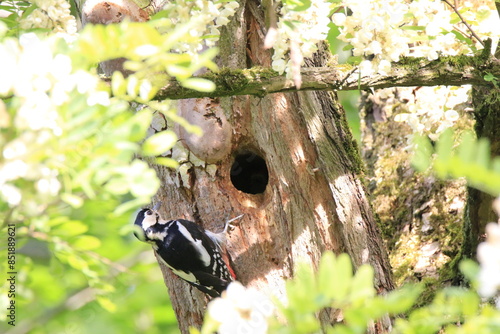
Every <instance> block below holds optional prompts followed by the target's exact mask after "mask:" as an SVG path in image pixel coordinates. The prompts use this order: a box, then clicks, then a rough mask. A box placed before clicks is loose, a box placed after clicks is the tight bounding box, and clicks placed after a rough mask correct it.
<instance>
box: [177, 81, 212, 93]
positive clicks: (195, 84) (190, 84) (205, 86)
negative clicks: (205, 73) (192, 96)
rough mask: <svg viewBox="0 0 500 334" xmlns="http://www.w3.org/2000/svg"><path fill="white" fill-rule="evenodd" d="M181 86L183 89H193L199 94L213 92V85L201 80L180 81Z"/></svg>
mask: <svg viewBox="0 0 500 334" xmlns="http://www.w3.org/2000/svg"><path fill="white" fill-rule="evenodd" d="M181 85H182V86H183V87H185V88H189V89H194V90H197V91H199V92H213V91H214V90H215V84H214V83H213V82H212V81H210V80H207V79H203V78H189V79H186V80H182V81H181Z"/></svg>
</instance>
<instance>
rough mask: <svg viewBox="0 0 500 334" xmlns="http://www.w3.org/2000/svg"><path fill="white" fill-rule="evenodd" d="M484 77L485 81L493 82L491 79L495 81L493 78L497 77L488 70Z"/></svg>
mask: <svg viewBox="0 0 500 334" xmlns="http://www.w3.org/2000/svg"><path fill="white" fill-rule="evenodd" d="M483 79H484V80H485V81H490V82H491V81H493V80H496V79H497V78H496V77H495V76H494V75H493V74H491V73H489V72H488V73H486V75H485V76H484V77H483Z"/></svg>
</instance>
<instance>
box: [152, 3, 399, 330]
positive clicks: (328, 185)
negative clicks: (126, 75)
mask: <svg viewBox="0 0 500 334" xmlns="http://www.w3.org/2000/svg"><path fill="white" fill-rule="evenodd" d="M240 4H241V7H240V9H239V11H238V12H237V14H236V17H235V18H234V19H233V21H232V23H231V24H230V25H229V26H228V27H227V29H225V30H224V32H223V33H224V34H223V37H222V38H221V58H220V62H221V64H223V65H225V66H226V67H229V68H246V67H249V66H255V65H260V66H268V65H269V63H270V53H269V52H268V51H264V50H263V49H262V38H263V36H264V35H265V27H263V26H262V25H261V22H263V21H264V20H263V14H262V12H261V9H259V8H258V7H257V4H256V3H253V2H251V1H249V2H247V3H245V2H244V1H242V2H240ZM326 61H327V51H326V50H325V49H322V50H320V51H319V52H318V53H317V54H316V55H315V57H314V59H312V60H310V65H314V66H324V64H325V62H326ZM211 102H212V104H217V105H220V106H221V107H222V109H223V113H224V115H223V116H225V118H227V122H228V123H229V124H230V126H231V131H232V133H231V136H226V137H223V138H225V139H224V140H228V145H230V150H228V151H227V154H226V155H225V156H224V157H222V158H221V159H219V160H218V161H217V162H216V163H213V164H211V165H208V164H203V163H202V164H200V163H195V162H193V161H191V162H186V164H185V166H187V167H186V168H185V169H184V170H185V171H186V170H187V172H184V174H183V173H179V172H177V171H172V170H171V169H167V168H164V167H161V166H156V165H155V166H153V167H154V168H155V169H156V171H157V173H158V176H159V177H160V179H161V180H162V187H161V189H160V191H159V194H158V199H159V200H161V201H162V202H163V203H168V204H167V205H165V206H164V208H163V209H164V210H165V211H163V212H162V214H163V215H164V218H168V219H173V218H187V219H191V220H193V221H195V222H197V223H199V224H200V225H202V226H203V227H204V228H206V229H210V230H212V231H215V232H218V231H220V230H221V229H222V227H223V224H224V221H225V220H226V219H227V218H230V217H235V216H237V215H240V214H242V213H244V214H245V216H244V217H243V218H242V219H241V221H240V223H239V225H238V227H237V228H236V229H235V230H234V231H233V232H232V234H231V235H230V237H229V238H228V245H227V247H228V250H229V253H230V254H231V256H232V262H233V264H234V266H233V267H234V269H235V271H236V275H237V279H238V280H239V281H240V282H242V283H243V284H244V285H246V286H254V287H256V288H257V289H259V290H261V291H264V292H267V293H271V294H273V295H275V296H277V297H278V298H281V297H283V295H284V293H285V279H288V278H291V277H292V276H293V269H294V265H295V263H296V262H297V261H305V262H308V263H310V264H311V265H312V266H313V267H316V266H317V264H318V260H319V259H320V256H321V254H322V253H323V252H324V251H326V250H333V251H334V252H336V253H341V252H347V253H348V254H349V255H350V256H351V259H352V261H353V263H354V266H355V267H358V266H359V265H361V264H363V263H369V264H371V265H372V266H373V267H374V269H375V276H376V278H375V280H376V282H375V284H376V286H377V288H378V290H379V291H380V292H384V291H388V290H390V289H392V288H393V284H392V279H391V271H390V267H389V263H388V259H387V256H386V252H385V249H384V246H383V243H382V241H381V238H380V235H379V231H378V229H377V226H376V223H375V219H374V217H373V214H372V209H371V207H370V204H369V203H368V200H367V197H366V192H365V188H364V186H363V183H362V181H361V179H360V178H361V177H362V164H361V161H360V158H359V155H358V150H357V147H356V144H355V142H354V141H353V139H352V136H351V134H350V130H349V128H348V127H347V122H346V119H345V114H344V110H343V109H342V106H341V105H340V104H339V103H338V100H337V97H336V95H335V94H334V93H328V92H296V93H277V94H272V95H268V96H265V97H263V98H258V97H252V96H237V97H227V98H222V99H220V101H218V100H212V101H211ZM218 119H219V121H220V124H224V122H225V120H224V117H220V118H218ZM221 126H222V125H221ZM160 128H162V126H160V127H156V129H160ZM191 145H196V144H191ZM192 159H194V157H193V156H192V155H191V158H190V160H192ZM261 159H262V160H261ZM262 161H264V162H265V167H263V166H262V164H261V163H262ZM235 163H236V164H237V165H235ZM266 169H267V176H266V175H265V174H266ZM231 171H232V172H231ZM181 174H182V175H181ZM266 179H267V182H266ZM248 180H251V182H250V183H249V182H247V181H248ZM241 182H242V183H241ZM242 184H243V185H242ZM238 188H239V189H238ZM162 272H163V274H164V278H165V282H166V285H167V286H168V289H169V293H170V296H171V300H172V305H173V306H174V309H175V312H176V314H177V319H178V321H179V327H180V329H181V331H182V332H183V333H187V332H188V328H189V327H190V326H196V327H198V326H200V324H201V323H202V318H203V314H204V312H205V306H206V303H207V299H206V297H205V296H204V295H203V294H202V293H201V292H199V291H198V290H196V289H193V288H191V287H190V286H189V285H188V284H186V283H185V282H183V281H182V280H180V279H179V278H177V277H175V276H174V275H173V274H172V273H171V272H170V271H169V270H168V269H167V268H165V267H163V266H162ZM321 318H322V321H323V322H324V323H328V322H332V321H334V319H333V318H332V317H331V316H330V315H328V314H326V312H325V314H322V316H321ZM371 331H374V328H372V329H371Z"/></svg>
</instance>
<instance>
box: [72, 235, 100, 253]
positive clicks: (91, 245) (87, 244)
mask: <svg viewBox="0 0 500 334" xmlns="http://www.w3.org/2000/svg"><path fill="white" fill-rule="evenodd" d="M69 243H70V244H71V246H73V247H74V248H75V249H78V250H93V249H96V248H99V247H100V246H101V240H99V239H97V238H96V237H94V236H91V235H81V236H78V237H75V238H72V239H71V240H70V241H69Z"/></svg>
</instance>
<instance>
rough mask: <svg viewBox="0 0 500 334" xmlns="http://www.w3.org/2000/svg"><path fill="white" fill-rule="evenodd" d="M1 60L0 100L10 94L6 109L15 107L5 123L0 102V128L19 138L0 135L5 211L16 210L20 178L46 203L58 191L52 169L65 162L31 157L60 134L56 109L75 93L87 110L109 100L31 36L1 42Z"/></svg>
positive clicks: (90, 78) (88, 76) (0, 180)
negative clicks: (9, 129)
mask: <svg viewBox="0 0 500 334" xmlns="http://www.w3.org/2000/svg"><path fill="white" fill-rule="evenodd" d="M0 24H1V23H0ZM0 59H2V61H1V62H0V73H2V75H1V76H0V97H7V96H10V95H14V96H15V97H13V98H12V99H13V100H12V101H11V104H15V108H16V113H15V116H14V117H13V119H10V118H11V116H10V114H9V113H8V111H7V106H6V105H5V103H4V102H3V101H2V100H0V119H1V122H0V127H4V128H7V127H9V126H10V125H12V126H13V127H15V129H16V131H18V133H19V135H17V136H16V137H15V138H14V139H12V140H10V141H8V139H7V138H5V137H3V136H0V143H1V146H0V149H1V150H2V151H1V154H2V156H1V157H0V198H1V199H2V200H4V201H5V202H7V203H8V204H9V205H10V206H16V205H18V204H19V203H20V202H21V199H22V193H21V190H20V189H19V188H18V187H16V186H15V185H14V183H15V182H16V181H18V180H19V179H25V180H29V181H33V182H35V189H36V191H37V192H38V193H39V194H40V195H41V197H42V198H45V199H46V200H47V201H49V200H50V197H51V196H55V195H57V194H58V193H59V191H60V189H61V184H60V182H59V180H58V171H57V169H56V168H54V167H53V166H54V164H56V163H64V157H62V156H60V157H57V156H55V157H51V158H52V159H53V160H52V161H51V163H49V162H47V163H46V164H45V163H41V162H40V161H38V160H37V159H36V158H35V157H37V156H38V155H39V154H40V152H42V151H46V150H47V148H48V147H49V146H50V144H51V143H53V141H54V140H57V138H58V137H60V136H61V135H62V134H63V131H64V129H63V128H62V124H63V120H62V119H61V117H62V115H61V114H59V113H58V112H57V108H60V107H61V106H62V105H63V104H65V103H67V102H68V101H69V99H70V95H69V93H70V92H71V91H73V90H74V89H77V90H78V91H79V92H80V93H82V94H85V93H88V94H89V96H90V97H92V99H91V98H90V97H89V99H88V101H87V103H88V104H89V105H93V104H96V103H99V104H108V103H109V96H108V94H107V93H106V92H101V91H97V90H96V88H97V84H98V82H99V79H98V78H97V77H95V76H92V75H91V74H89V73H87V72H83V71H77V72H74V73H73V72H72V65H71V59H70V58H69V57H68V56H66V55H62V54H53V52H52V50H51V44H50V42H48V41H41V40H40V39H39V38H38V37H37V36H36V35H35V34H34V33H28V34H24V35H21V36H20V38H19V41H17V40H15V39H5V40H4V42H3V43H1V44H0ZM92 93H94V94H92Z"/></svg>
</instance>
